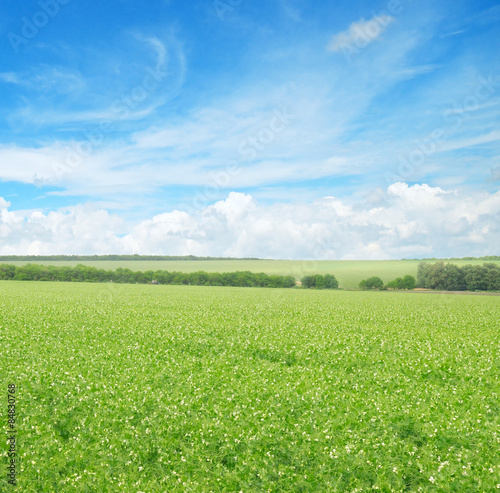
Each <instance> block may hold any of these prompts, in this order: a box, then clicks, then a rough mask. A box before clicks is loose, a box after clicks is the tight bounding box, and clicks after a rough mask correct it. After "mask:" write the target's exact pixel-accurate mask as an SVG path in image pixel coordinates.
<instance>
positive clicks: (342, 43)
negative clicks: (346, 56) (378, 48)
mask: <svg viewBox="0 0 500 493" xmlns="http://www.w3.org/2000/svg"><path fill="white" fill-rule="evenodd" d="M394 20H395V19H394V17H392V16H390V15H387V14H379V15H374V16H373V17H372V18H371V19H369V20H365V19H361V20H359V21H357V22H353V23H352V24H351V25H350V26H349V29H347V30H346V31H342V32H340V33H338V34H336V35H335V36H333V37H332V39H331V40H330V42H329V43H328V45H327V47H326V49H327V50H328V51H334V52H337V51H345V50H348V49H349V48H352V47H357V48H363V47H365V46H368V45H369V44H370V43H372V42H373V41H375V40H376V39H377V38H378V37H380V36H381V34H382V33H383V32H384V31H385V30H386V29H387V27H388V26H389V24H391V23H392V22H393V21H394Z"/></svg>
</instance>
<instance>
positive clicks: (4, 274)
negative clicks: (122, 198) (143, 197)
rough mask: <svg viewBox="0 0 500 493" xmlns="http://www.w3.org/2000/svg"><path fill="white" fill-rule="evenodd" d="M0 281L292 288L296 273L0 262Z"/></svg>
mask: <svg viewBox="0 0 500 493" xmlns="http://www.w3.org/2000/svg"><path fill="white" fill-rule="evenodd" d="M0 280H15V281H64V282H116V283H126V284H186V285H192V286H240V287H262V288H293V287H294V286H295V285H296V283H295V278H294V277H293V276H279V275H269V274H264V273H263V272H261V273H258V274H257V273H254V272H249V271H240V272H225V273H222V274H220V273H218V272H204V271H198V272H191V273H186V272H169V271H165V270H156V271H152V270H148V271H145V272H138V271H132V270H130V269H125V268H122V267H120V268H118V269H116V270H104V269H97V268H96V267H90V266H88V265H82V264H78V265H77V266H76V267H69V266H53V265H49V266H46V265H39V264H27V265H24V266H22V267H18V266H15V265H9V264H2V265H0ZM302 287H304V288H306V289H308V288H309V289H337V288H338V287H339V283H338V281H337V279H336V278H335V276H333V275H331V274H325V275H324V276H323V275H320V274H317V275H312V276H305V277H304V278H303V279H302Z"/></svg>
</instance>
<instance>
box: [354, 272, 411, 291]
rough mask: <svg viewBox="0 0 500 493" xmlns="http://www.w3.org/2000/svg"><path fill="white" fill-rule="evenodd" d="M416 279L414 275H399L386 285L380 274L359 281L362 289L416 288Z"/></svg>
mask: <svg viewBox="0 0 500 493" xmlns="http://www.w3.org/2000/svg"><path fill="white" fill-rule="evenodd" d="M416 284H417V283H416V281H415V278H414V277H413V276H409V275H408V276H404V277H397V278H396V279H394V281H390V282H388V283H387V284H385V285H384V281H382V279H380V277H378V276H373V277H370V278H368V279H363V280H362V281H361V282H360V283H359V287H360V288H361V289H365V290H366V289H415V287H416Z"/></svg>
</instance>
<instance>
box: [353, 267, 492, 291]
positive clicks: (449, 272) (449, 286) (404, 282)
mask: <svg viewBox="0 0 500 493" xmlns="http://www.w3.org/2000/svg"><path fill="white" fill-rule="evenodd" d="M359 287H360V288H361V289H415V288H416V287H418V288H425V289H436V290H439V291H500V266H499V265H497V264H493V263H486V264H483V265H465V266H463V267H459V266H458V265H455V264H445V263H444V262H443V261H440V262H436V263H434V264H429V263H427V262H420V264H419V265H418V271H417V280H416V281H415V278H414V277H413V276H410V275H407V276H404V277H398V278H396V279H394V280H393V281H391V282H388V283H387V284H385V285H384V282H383V281H382V279H380V277H377V276H374V277H370V278H369V279H363V280H362V281H361V282H360V283H359Z"/></svg>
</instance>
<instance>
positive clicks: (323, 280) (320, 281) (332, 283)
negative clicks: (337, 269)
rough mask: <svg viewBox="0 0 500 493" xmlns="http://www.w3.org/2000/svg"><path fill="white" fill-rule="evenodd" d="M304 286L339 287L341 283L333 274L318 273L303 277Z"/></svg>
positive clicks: (318, 287) (317, 287)
mask: <svg viewBox="0 0 500 493" xmlns="http://www.w3.org/2000/svg"><path fill="white" fill-rule="evenodd" d="M301 283H302V287H304V288H306V289H307V288H316V289H337V288H338V287H339V283H338V281H337V279H336V278H335V276H333V275H331V274H325V275H324V276H322V275H321V274H316V275H314V276H304V277H303V278H302V281H301Z"/></svg>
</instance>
